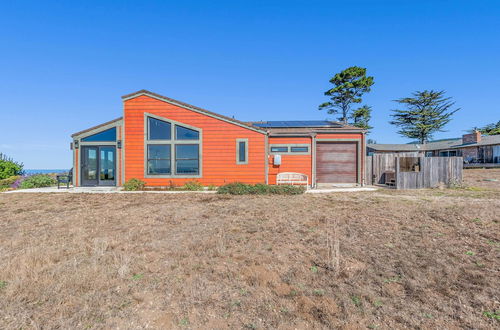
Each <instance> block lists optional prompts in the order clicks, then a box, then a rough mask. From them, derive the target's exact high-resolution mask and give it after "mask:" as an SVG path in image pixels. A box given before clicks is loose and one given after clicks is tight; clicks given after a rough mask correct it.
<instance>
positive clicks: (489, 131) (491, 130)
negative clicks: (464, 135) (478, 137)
mask: <svg viewBox="0 0 500 330" xmlns="http://www.w3.org/2000/svg"><path fill="white" fill-rule="evenodd" d="M474 131H479V132H481V134H484V135H497V134H500V120H499V121H498V122H497V123H496V124H495V123H491V124H488V125H486V126H483V127H474V128H473V129H472V130H471V132H474Z"/></svg>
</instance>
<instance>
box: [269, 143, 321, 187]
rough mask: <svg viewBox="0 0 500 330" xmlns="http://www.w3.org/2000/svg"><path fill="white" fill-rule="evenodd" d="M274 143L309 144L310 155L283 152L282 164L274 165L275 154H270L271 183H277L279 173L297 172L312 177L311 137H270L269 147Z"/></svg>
mask: <svg viewBox="0 0 500 330" xmlns="http://www.w3.org/2000/svg"><path fill="white" fill-rule="evenodd" d="M273 144H308V145H309V152H310V153H309V155H293V154H282V155H281V165H279V166H276V165H273V160H274V155H271V154H269V161H268V165H269V184H276V176H277V175H278V173H283V172H295V173H302V174H306V175H307V176H308V177H309V182H311V178H312V147H311V138H310V137H270V138H269V147H271V145H273Z"/></svg>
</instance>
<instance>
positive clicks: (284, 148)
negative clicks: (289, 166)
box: [271, 147, 288, 152]
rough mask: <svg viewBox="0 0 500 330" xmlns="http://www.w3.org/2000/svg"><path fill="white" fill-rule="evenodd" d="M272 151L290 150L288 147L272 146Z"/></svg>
mask: <svg viewBox="0 0 500 330" xmlns="http://www.w3.org/2000/svg"><path fill="white" fill-rule="evenodd" d="M271 152H288V147H271Z"/></svg>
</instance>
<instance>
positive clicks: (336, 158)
mask: <svg viewBox="0 0 500 330" xmlns="http://www.w3.org/2000/svg"><path fill="white" fill-rule="evenodd" d="M356 151H357V146H356V142H328V143H325V142H323V143H321V142H318V143H317V144H316V178H317V179H316V180H317V182H318V183H356V182H357V156H356V155H357V153H356Z"/></svg>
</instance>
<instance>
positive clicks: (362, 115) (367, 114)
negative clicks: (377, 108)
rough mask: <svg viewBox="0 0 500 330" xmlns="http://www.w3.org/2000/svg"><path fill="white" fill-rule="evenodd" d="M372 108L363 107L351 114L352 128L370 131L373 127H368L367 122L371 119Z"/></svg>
mask: <svg viewBox="0 0 500 330" xmlns="http://www.w3.org/2000/svg"><path fill="white" fill-rule="evenodd" d="M371 113H372V107H370V106H368V105H364V106H362V107H361V108H358V109H356V110H354V111H353V112H352V115H351V118H352V120H353V126H356V127H359V128H362V129H366V130H368V131H369V130H371V129H372V128H373V127H372V126H370V124H369V122H370V119H371V118H372V114H371Z"/></svg>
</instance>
